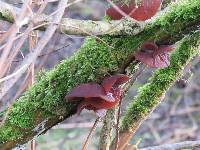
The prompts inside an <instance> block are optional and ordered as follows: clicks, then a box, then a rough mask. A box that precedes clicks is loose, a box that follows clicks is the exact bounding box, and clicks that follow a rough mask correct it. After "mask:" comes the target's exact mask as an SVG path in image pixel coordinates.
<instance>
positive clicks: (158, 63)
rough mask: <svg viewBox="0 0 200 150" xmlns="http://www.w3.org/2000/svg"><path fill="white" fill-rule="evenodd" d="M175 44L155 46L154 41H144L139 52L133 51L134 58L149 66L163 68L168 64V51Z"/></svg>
mask: <svg viewBox="0 0 200 150" xmlns="http://www.w3.org/2000/svg"><path fill="white" fill-rule="evenodd" d="M174 48H175V45H161V46H159V47H158V46H157V45H156V44H155V43H154V42H146V43H144V44H143V45H142V48H141V50H140V51H139V52H136V53H135V58H136V59H137V60H139V61H141V62H142V63H144V64H146V65H147V66H149V67H154V68H165V67H168V66H169V65H170V58H169V52H171V51H172V50H173V49H174Z"/></svg>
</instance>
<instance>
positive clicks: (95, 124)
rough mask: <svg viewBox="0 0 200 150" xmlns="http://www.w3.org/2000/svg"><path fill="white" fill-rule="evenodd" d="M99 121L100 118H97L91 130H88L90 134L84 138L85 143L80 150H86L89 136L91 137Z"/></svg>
mask: <svg viewBox="0 0 200 150" xmlns="http://www.w3.org/2000/svg"><path fill="white" fill-rule="evenodd" d="M99 120H100V117H98V118H97V119H96V120H95V122H94V125H93V126H92V129H91V130H90V133H89V134H88V136H87V138H86V141H85V142H84V144H83V148H82V150H86V149H87V145H88V143H89V140H90V138H91V136H92V133H93V132H94V131H95V129H96V127H97V124H98V122H99Z"/></svg>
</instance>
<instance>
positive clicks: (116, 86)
mask: <svg viewBox="0 0 200 150" xmlns="http://www.w3.org/2000/svg"><path fill="white" fill-rule="evenodd" d="M128 80H129V77H128V76H126V75H113V76H111V77H108V78H105V79H104V81H103V83H102V86H101V85H99V84H97V83H86V84H81V85H79V86H77V87H75V88H73V89H72V90H71V92H70V93H69V94H68V95H67V96H65V99H66V100H67V101H69V102H72V101H78V100H80V101H81V102H80V104H79V105H78V108H77V113H78V114H80V113H81V111H82V110H83V109H88V110H93V111H95V112H96V113H97V115H102V114H105V113H104V112H105V109H109V108H113V107H114V106H115V105H117V104H118V103H119V101H120V99H121V94H122V92H121V88H120V85H121V84H123V83H125V82H127V81H128Z"/></svg>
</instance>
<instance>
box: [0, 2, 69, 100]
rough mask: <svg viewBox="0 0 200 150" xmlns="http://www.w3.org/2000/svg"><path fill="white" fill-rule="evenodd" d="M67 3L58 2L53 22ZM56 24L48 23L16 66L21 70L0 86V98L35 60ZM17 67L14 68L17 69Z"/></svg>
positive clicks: (56, 20)
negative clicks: (26, 54)
mask: <svg viewBox="0 0 200 150" xmlns="http://www.w3.org/2000/svg"><path fill="white" fill-rule="evenodd" d="M66 5H67V0H62V1H60V2H59V4H58V8H59V9H60V11H59V12H58V13H57V14H56V15H55V16H54V17H53V18H54V19H53V22H54V23H56V24H59V23H60V21H61V18H62V16H63V14H64V11H65V7H66ZM56 24H50V25H49V26H48V27H47V29H46V31H45V33H44V35H43V36H42V37H41V39H40V40H39V41H38V43H37V45H36V47H35V49H34V50H33V52H32V53H30V54H29V55H28V56H27V57H26V58H25V59H24V60H23V62H22V63H21V64H20V65H19V67H18V68H24V69H23V71H22V72H21V73H20V74H17V75H16V76H15V77H14V78H12V79H10V80H9V81H5V82H4V84H3V85H2V87H1V92H0V99H2V98H3V96H4V95H5V94H6V93H7V91H8V90H9V89H10V88H11V87H12V86H13V85H14V83H15V82H16V81H17V80H18V79H19V78H20V77H21V76H22V74H23V73H24V72H25V70H26V69H27V68H28V66H29V65H30V64H31V63H33V62H35V60H36V59H37V57H38V55H39V54H40V52H41V51H42V50H43V48H44V47H45V46H46V44H47V43H48V42H49V40H50V39H51V37H52V36H53V34H54V33H55V31H56V29H57V25H56ZM18 68H17V69H16V70H18Z"/></svg>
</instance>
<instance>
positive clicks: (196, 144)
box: [140, 141, 200, 150]
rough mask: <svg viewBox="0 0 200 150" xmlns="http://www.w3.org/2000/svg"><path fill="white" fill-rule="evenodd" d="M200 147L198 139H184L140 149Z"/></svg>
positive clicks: (174, 149)
mask: <svg viewBox="0 0 200 150" xmlns="http://www.w3.org/2000/svg"><path fill="white" fill-rule="evenodd" d="M199 147H200V141H185V142H180V143H175V144H165V145H161V146H154V147H147V148H141V149H140V150H181V149H194V148H199Z"/></svg>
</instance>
